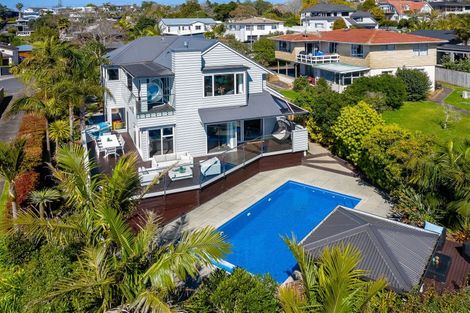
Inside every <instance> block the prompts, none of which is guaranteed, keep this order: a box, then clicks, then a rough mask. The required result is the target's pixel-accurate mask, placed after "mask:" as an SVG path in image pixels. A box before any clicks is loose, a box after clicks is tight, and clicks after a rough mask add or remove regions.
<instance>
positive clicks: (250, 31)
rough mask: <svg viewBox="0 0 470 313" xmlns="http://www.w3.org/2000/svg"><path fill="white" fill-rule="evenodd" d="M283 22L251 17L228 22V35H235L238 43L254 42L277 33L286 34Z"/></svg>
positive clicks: (226, 32)
mask: <svg viewBox="0 0 470 313" xmlns="http://www.w3.org/2000/svg"><path fill="white" fill-rule="evenodd" d="M285 32H286V29H285V28H284V22H283V21H277V20H272V19H268V18H264V17H251V18H247V19H243V20H235V21H229V22H227V30H226V31H225V34H226V35H234V36H235V38H236V39H237V40H238V41H241V42H253V41H256V40H258V39H260V37H262V36H268V35H272V34H275V33H279V34H280V33H282V34H284V33H285Z"/></svg>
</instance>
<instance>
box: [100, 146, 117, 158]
mask: <svg viewBox="0 0 470 313" xmlns="http://www.w3.org/2000/svg"><path fill="white" fill-rule="evenodd" d="M110 155H114V157H116V158H117V157H118V156H119V154H118V153H117V149H116V148H115V147H114V148H106V149H105V153H104V157H105V158H108V156H110Z"/></svg>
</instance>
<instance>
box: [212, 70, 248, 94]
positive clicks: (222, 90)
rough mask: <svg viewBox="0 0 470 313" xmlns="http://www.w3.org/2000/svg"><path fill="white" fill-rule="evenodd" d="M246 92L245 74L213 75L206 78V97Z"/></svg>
mask: <svg viewBox="0 0 470 313" xmlns="http://www.w3.org/2000/svg"><path fill="white" fill-rule="evenodd" d="M244 92H245V74H244V73H230V74H213V75H205V76H204V96H205V97H211V96H223V95H234V94H243V93H244Z"/></svg>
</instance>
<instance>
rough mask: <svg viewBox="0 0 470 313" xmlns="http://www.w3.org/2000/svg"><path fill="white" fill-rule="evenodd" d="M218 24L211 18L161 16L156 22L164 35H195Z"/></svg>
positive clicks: (207, 30)
mask: <svg viewBox="0 0 470 313" xmlns="http://www.w3.org/2000/svg"><path fill="white" fill-rule="evenodd" d="M217 24H218V22H217V21H215V20H214V19H212V18H162V19H161V20H160V22H159V23H158V26H159V27H160V30H161V32H162V34H164V35H181V36H185V35H197V34H203V33H205V32H209V31H211V30H212V28H213V27H214V26H216V25H217Z"/></svg>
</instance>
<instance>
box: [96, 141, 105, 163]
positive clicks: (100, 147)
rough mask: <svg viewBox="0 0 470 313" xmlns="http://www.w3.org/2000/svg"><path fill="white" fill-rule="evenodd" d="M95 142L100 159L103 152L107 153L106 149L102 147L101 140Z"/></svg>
mask: <svg viewBox="0 0 470 313" xmlns="http://www.w3.org/2000/svg"><path fill="white" fill-rule="evenodd" d="M94 141H95V151H96V156H97V157H98V158H99V157H100V154H101V152H105V153H106V149H105V148H103V146H102V145H101V141H100V140H99V139H96V140H94Z"/></svg>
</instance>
